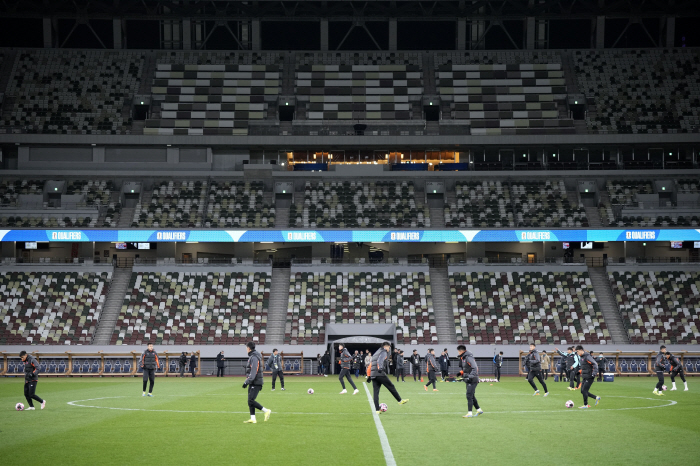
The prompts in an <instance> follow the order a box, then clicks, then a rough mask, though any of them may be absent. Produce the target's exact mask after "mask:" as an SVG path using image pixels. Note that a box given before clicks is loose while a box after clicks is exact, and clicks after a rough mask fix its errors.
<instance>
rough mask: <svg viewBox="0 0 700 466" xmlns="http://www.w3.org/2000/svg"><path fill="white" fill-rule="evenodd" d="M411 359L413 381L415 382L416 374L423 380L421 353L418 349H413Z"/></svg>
mask: <svg viewBox="0 0 700 466" xmlns="http://www.w3.org/2000/svg"><path fill="white" fill-rule="evenodd" d="M409 361H411V366H413V381H414V382H415V381H416V376H418V379H419V380H420V381H421V382H422V381H423V377H421V375H420V372H421V371H420V355H419V354H418V350H413V354H412V355H411V357H410V358H409Z"/></svg>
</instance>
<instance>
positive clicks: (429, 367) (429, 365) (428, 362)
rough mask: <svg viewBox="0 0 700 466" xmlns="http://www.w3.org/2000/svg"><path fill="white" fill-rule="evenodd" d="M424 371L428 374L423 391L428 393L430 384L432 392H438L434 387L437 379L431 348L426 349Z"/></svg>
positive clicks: (435, 362) (435, 363)
mask: <svg viewBox="0 0 700 466" xmlns="http://www.w3.org/2000/svg"><path fill="white" fill-rule="evenodd" d="M425 371H426V372H427V373H428V383H426V384H425V385H424V388H425V391H426V392H427V391H428V387H429V386H430V384H433V391H434V392H436V391H438V390H437V387H436V386H435V382H437V377H435V372H436V371H437V361H435V350H434V349H433V348H428V354H426V355H425Z"/></svg>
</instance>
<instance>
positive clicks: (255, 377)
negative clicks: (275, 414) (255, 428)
mask: <svg viewBox="0 0 700 466" xmlns="http://www.w3.org/2000/svg"><path fill="white" fill-rule="evenodd" d="M245 349H246V351H247V352H248V362H247V363H246V366H245V374H246V376H247V377H246V379H245V382H243V388H244V389H245V388H247V389H248V408H250V419H248V420H247V421H243V423H244V424H257V421H256V420H255V410H256V409H258V410H260V411H262V412H263V413H264V414H265V421H267V420H268V419H270V414H271V413H272V410H270V409H267V408H265V407H264V406H263V405H261V404H260V403H258V402H257V401H256V398H257V397H258V393H260V391H261V390H262V388H263V367H264V363H263V359H262V355H261V354H260V353H258V352H257V351H256V350H255V343H253V342H252V341H249V342H248V343H246V345H245Z"/></svg>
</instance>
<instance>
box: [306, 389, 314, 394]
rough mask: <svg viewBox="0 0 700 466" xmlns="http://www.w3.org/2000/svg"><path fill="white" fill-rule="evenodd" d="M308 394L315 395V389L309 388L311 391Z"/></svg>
mask: <svg viewBox="0 0 700 466" xmlns="http://www.w3.org/2000/svg"><path fill="white" fill-rule="evenodd" d="M306 393H308V394H309V395H313V394H314V389H313V388H309V389H308V390H307V391H306Z"/></svg>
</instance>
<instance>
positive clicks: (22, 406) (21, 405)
mask: <svg viewBox="0 0 700 466" xmlns="http://www.w3.org/2000/svg"><path fill="white" fill-rule="evenodd" d="M15 409H16V410H17V411H24V405H23V404H22V403H17V404H16V405H15Z"/></svg>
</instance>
